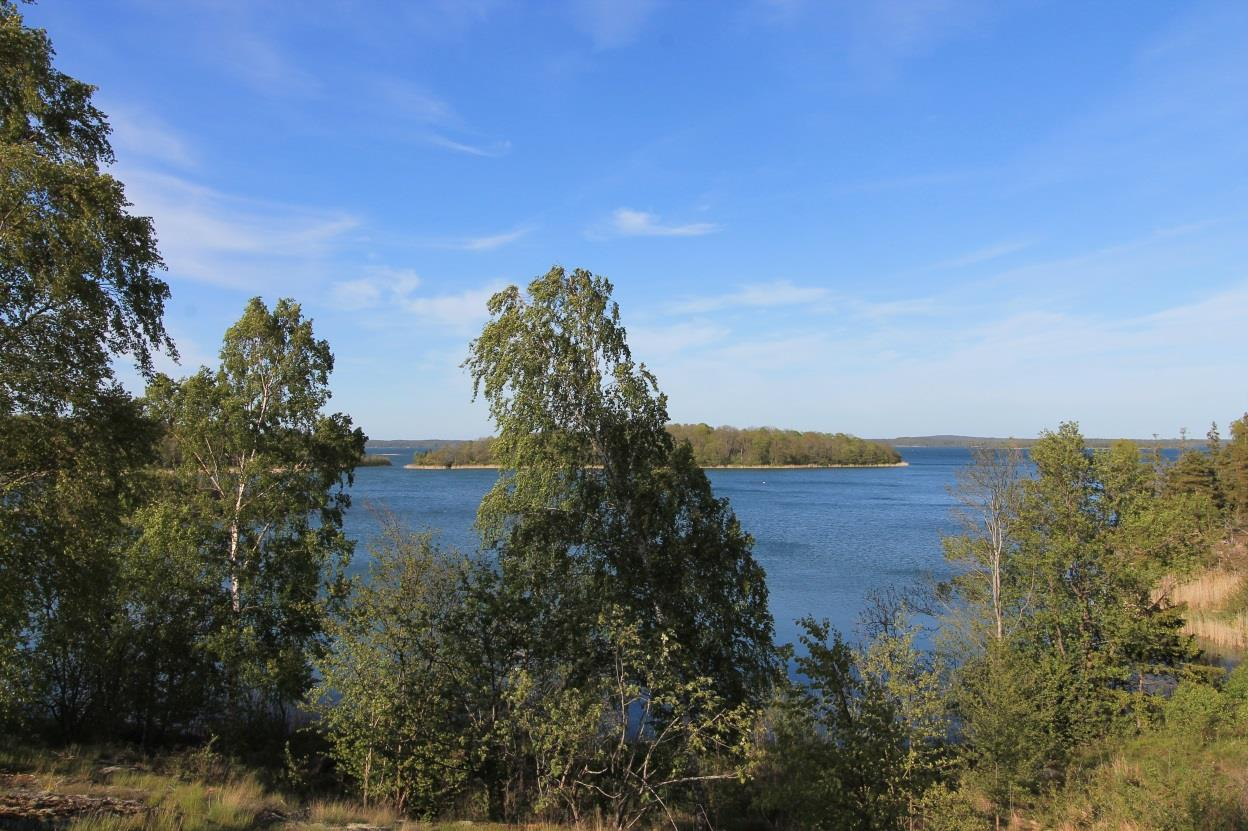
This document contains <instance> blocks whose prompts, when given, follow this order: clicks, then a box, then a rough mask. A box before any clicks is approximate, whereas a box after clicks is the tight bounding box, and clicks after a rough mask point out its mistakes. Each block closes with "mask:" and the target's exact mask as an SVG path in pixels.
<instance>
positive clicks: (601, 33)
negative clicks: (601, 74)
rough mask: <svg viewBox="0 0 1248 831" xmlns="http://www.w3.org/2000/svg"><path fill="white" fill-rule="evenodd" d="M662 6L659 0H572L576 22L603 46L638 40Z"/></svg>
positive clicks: (598, 45)
mask: <svg viewBox="0 0 1248 831" xmlns="http://www.w3.org/2000/svg"><path fill="white" fill-rule="evenodd" d="M658 7H659V4H658V2H657V0H627V2H621V1H620V0H571V13H572V19H573V21H574V22H575V23H576V25H577V27H578V28H579V29H580V30H581V31H582V32H584V33H585V34H587V35H588V36H589V37H590V39H591V40H592V41H593V44H594V46H595V47H597V48H599V49H615V48H618V47H621V46H627V45H629V44H630V43H632V42H634V41H635V40H636V39H637V37H638V36H639V35H640V34H641V32H642V30H643V29H644V28H645V26H646V23H647V22H649V20H650V17H651V15H653V14H654V12H655V10H656V9H657V8H658Z"/></svg>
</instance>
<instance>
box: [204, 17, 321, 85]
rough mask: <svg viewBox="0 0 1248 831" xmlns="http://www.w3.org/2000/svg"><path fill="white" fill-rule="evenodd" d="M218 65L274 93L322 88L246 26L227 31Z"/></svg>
mask: <svg viewBox="0 0 1248 831" xmlns="http://www.w3.org/2000/svg"><path fill="white" fill-rule="evenodd" d="M221 49H222V52H223V54H222V55H220V56H219V57H218V60H217V65H218V66H224V67H226V68H227V69H228V70H229V71H230V72H232V73H233V74H234V75H235V76H237V77H238V78H239V79H240V80H242V81H243V82H244V83H246V84H247V85H249V86H250V87H252V88H253V89H255V90H256V91H257V92H260V93H263V94H265V95H271V96H274V97H282V98H285V97H290V96H299V97H308V96H312V95H315V94H317V93H318V92H320V90H321V83H320V81H319V80H318V79H317V78H316V77H315V76H314V75H312V74H311V73H309V72H306V71H305V70H303V69H301V68H300V67H299V66H298V65H296V64H295V63H294V61H292V60H290V59H289V58H287V57H286V56H285V55H284V54H283V53H282V51H281V49H280V48H278V47H277V46H276V45H275V44H272V43H270V42H269V41H267V40H265V39H264V38H262V37H260V36H259V35H258V34H256V33H254V32H250V31H245V30H233V31H231V32H229V33H228V34H227V35H226V37H225V39H224V42H223V43H222V44H221Z"/></svg>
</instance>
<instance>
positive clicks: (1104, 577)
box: [946, 423, 1213, 816]
mask: <svg viewBox="0 0 1248 831" xmlns="http://www.w3.org/2000/svg"><path fill="white" fill-rule="evenodd" d="M1031 461H1032V463H1033V464H1034V466H1035V476H1034V477H1031V478H1026V479H1020V478H1019V477H1018V471H1017V467H1016V466H1014V467H1013V468H1012V469H1011V468H1010V467H1009V466H1003V465H1002V463H1001V459H1000V457H996V456H992V457H990V456H981V457H980V458H978V459H977V464H976V470H973V471H971V472H969V473H968V474H967V476H968V477H969V478H970V479H971V481H972V483H973V484H977V485H978V487H976V488H971V489H970V490H969V491H968V490H965V489H964V495H967V496H969V500H968V502H969V504H970V505H971V506H973V507H977V508H978V513H975V514H973V516H975V517H978V518H980V519H981V520H982V519H983V518H984V517H988V518H989V519H991V518H993V517H996V518H997V519H998V520H999V521H1000V522H999V525H1000V528H1002V529H1004V533H1001V534H996V532H994V531H993V527H992V524H991V523H990V522H983V521H981V522H980V523H979V527H978V528H977V529H972V531H973V533H968V534H967V535H965V536H963V537H961V538H955V539H953V540H949V541H947V542H946V548H947V551H949V552H950V553H951V554H952V555H955V556H960V558H961V559H963V560H966V561H968V562H970V563H972V566H973V568H972V569H970V570H969V571H967V572H965V573H963V574H962V575H960V576H959V577H958V578H956V579H955V580H954V582H953V583H952V586H951V588H952V589H953V596H952V598H953V601H954V603H953V612H952V614H951V624H952V625H953V628H954V629H955V630H956V631H959V632H963V633H965V632H971V633H975V632H981V633H982V632H987V633H990V635H991V636H990V637H978V638H969V639H967V638H963V640H962V641H961V642H960V646H961V665H960V666H959V668H958V670H957V674H956V684H955V688H954V689H955V692H956V696H955V698H956V703H957V706H958V710H959V714H960V724H961V727H962V731H963V735H964V741H963V745H962V747H963V752H964V755H965V757H966V760H967V764H968V766H969V768H970V771H971V779H972V781H974V782H975V783H976V784H977V786H978V787H980V788H981V789H982V790H983V791H984V793H985V794H986V795H987V796H988V798H989V799H990V800H991V801H992V802H993V804H994V805H995V806H996V810H997V812H998V816H1000V815H1001V813H1002V812H1005V813H1008V812H1009V811H1010V810H1012V809H1013V808H1014V807H1015V806H1016V805H1018V804H1020V803H1026V802H1027V801H1028V800H1031V799H1034V798H1036V797H1037V796H1038V795H1039V794H1041V793H1043V792H1044V791H1045V790H1047V789H1048V788H1050V787H1052V786H1053V784H1054V783H1056V782H1058V781H1060V780H1061V778H1062V777H1063V776H1064V775H1065V771H1066V770H1067V769H1068V768H1069V767H1070V766H1071V765H1072V764H1073V763H1074V762H1075V761H1076V759H1077V758H1078V756H1079V754H1080V753H1081V752H1082V750H1083V749H1084V748H1086V747H1088V746H1090V745H1093V744H1095V743H1097V742H1100V741H1103V740H1104V739H1105V738H1106V737H1108V736H1111V735H1114V734H1115V733H1116V732H1117V731H1118V730H1120V729H1124V728H1125V727H1126V726H1127V725H1128V724H1129V723H1130V721H1129V720H1131V719H1133V720H1134V722H1135V724H1136V725H1137V726H1138V725H1140V724H1142V723H1143V721H1144V720H1145V719H1146V717H1147V715H1148V712H1149V711H1150V710H1151V709H1155V705H1154V703H1153V702H1152V701H1150V698H1151V696H1150V694H1149V693H1148V691H1147V686H1148V685H1147V684H1146V679H1147V678H1149V677H1155V676H1165V675H1169V676H1172V677H1175V676H1180V675H1182V674H1183V672H1184V670H1185V667H1186V665H1187V663H1188V662H1189V661H1191V660H1192V658H1193V656H1194V648H1193V647H1192V645H1191V644H1190V641H1189V639H1187V638H1185V637H1184V636H1182V635H1181V634H1180V633H1179V628H1180V627H1181V625H1182V622H1183V621H1182V618H1181V616H1180V614H1179V612H1178V610H1175V609H1172V608H1168V607H1167V606H1166V605H1165V604H1164V603H1163V602H1158V601H1156V600H1155V599H1154V598H1153V596H1152V588H1153V584H1154V581H1155V580H1156V579H1157V578H1159V577H1160V576H1161V575H1162V574H1165V573H1170V572H1174V571H1178V570H1183V569H1190V568H1192V567H1193V566H1194V565H1195V564H1197V563H1199V562H1201V561H1202V560H1203V559H1205V558H1207V557H1208V552H1209V549H1210V544H1211V542H1212V539H1213V536H1212V527H1213V525H1212V520H1211V518H1212V516H1213V514H1212V513H1211V511H1210V508H1211V502H1210V501H1209V499H1208V498H1207V497H1205V496H1201V495H1194V494H1190V493H1173V492H1169V491H1167V490H1166V489H1165V488H1162V487H1160V485H1159V481H1164V475H1163V474H1160V473H1159V472H1158V471H1157V470H1155V469H1154V468H1153V467H1152V466H1150V465H1148V464H1146V462H1145V461H1144V460H1143V459H1142V458H1141V454H1140V452H1139V449H1138V448H1137V447H1136V446H1135V445H1134V444H1132V443H1130V442H1117V443H1115V444H1113V445H1112V446H1111V447H1110V448H1108V449H1107V450H1103V451H1100V452H1097V453H1095V454H1092V453H1089V452H1088V450H1087V449H1086V447H1085V444H1084V440H1083V437H1082V435H1080V433H1079V431H1078V428H1077V426H1076V425H1074V424H1069V423H1068V424H1063V425H1061V427H1060V428H1059V429H1058V431H1056V432H1053V433H1046V434H1043V435H1042V436H1041V438H1040V439H1039V440H1038V441H1037V442H1036V443H1035V444H1034V445H1033V446H1032V448H1031ZM976 471H978V472H976ZM1006 474H1008V475H1006ZM985 483H986V484H985ZM994 500H996V502H994ZM998 505H1004V506H1007V509H1002V510H998V507H997V506H998ZM994 534H995V536H994ZM997 550H999V551H1000V552H1001V556H1000V557H999V558H998V559H997V561H996V565H994V560H993V556H992V555H993V552H994V551H997ZM995 578H999V580H1000V585H999V590H997V589H993V591H990V586H991V581H992V580H993V579H995ZM994 591H995V595H994V594H993V592H994ZM994 597H996V598H999V600H997V599H994ZM999 610H1000V611H999ZM1003 618H1004V620H1005V621H1006V625H1005V626H1001V620H1002V619H1003ZM997 633H1000V634H997Z"/></svg>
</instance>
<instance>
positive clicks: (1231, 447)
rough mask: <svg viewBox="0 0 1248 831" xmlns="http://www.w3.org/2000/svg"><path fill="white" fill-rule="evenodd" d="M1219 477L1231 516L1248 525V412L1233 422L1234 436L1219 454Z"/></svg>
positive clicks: (1232, 433)
mask: <svg viewBox="0 0 1248 831" xmlns="http://www.w3.org/2000/svg"><path fill="white" fill-rule="evenodd" d="M1218 480H1219V483H1220V486H1221V490H1222V493H1223V494H1224V495H1225V499H1226V507H1227V511H1228V514H1229V519H1230V520H1231V522H1232V523H1233V524H1234V525H1235V526H1236V527H1237V528H1241V529H1242V528H1245V527H1248V413H1246V414H1245V415H1244V416H1243V418H1240V419H1238V420H1237V421H1233V422H1231V438H1230V440H1229V441H1228V442H1227V443H1226V444H1225V445H1224V446H1223V447H1222V450H1221V452H1220V453H1219V454H1218Z"/></svg>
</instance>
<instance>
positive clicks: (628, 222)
mask: <svg viewBox="0 0 1248 831" xmlns="http://www.w3.org/2000/svg"><path fill="white" fill-rule="evenodd" d="M607 228H608V230H609V232H610V233H612V234H614V235H616V236H622V237H700V236H702V235H704V234H713V233H715V232H716V231H718V230H719V226H718V225H716V224H715V223H714V222H689V223H686V224H683V225H665V224H663V223H662V222H660V221H659V216H658V215H657V214H653V213H650V212H649V211H637V210H633V209H632V208H617V209H616V210H615V212H614V213H612V214H611V221H610V222H609V223H608V225H607Z"/></svg>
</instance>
